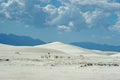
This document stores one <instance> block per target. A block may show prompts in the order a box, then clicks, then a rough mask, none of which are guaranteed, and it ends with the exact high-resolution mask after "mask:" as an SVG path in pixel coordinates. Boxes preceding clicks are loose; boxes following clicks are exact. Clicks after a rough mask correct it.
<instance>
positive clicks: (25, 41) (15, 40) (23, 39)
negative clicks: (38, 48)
mask: <svg viewBox="0 0 120 80" xmlns="http://www.w3.org/2000/svg"><path fill="white" fill-rule="evenodd" d="M0 43H2V44H7V45H14V46H34V45H38V44H39V45H41V44H45V42H44V41H42V40H40V39H33V38H31V37H29V36H18V35H14V34H0Z"/></svg>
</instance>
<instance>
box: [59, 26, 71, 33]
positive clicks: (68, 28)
mask: <svg viewBox="0 0 120 80" xmlns="http://www.w3.org/2000/svg"><path fill="white" fill-rule="evenodd" d="M58 30H62V31H65V32H70V31H71V28H70V27H68V26H65V25H60V26H58Z"/></svg>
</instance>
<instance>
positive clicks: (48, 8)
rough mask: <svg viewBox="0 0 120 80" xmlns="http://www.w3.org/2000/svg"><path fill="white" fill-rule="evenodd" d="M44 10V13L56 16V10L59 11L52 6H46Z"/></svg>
mask: <svg viewBox="0 0 120 80" xmlns="http://www.w3.org/2000/svg"><path fill="white" fill-rule="evenodd" d="M43 9H44V11H46V12H47V13H50V14H55V13H56V10H57V8H56V7H55V6H54V5H50V4H48V5H47V6H45V7H44V8H43Z"/></svg>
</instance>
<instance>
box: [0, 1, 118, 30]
mask: <svg viewBox="0 0 120 80" xmlns="http://www.w3.org/2000/svg"><path fill="white" fill-rule="evenodd" d="M6 21H15V22H16V23H17V22H18V23H22V24H25V25H28V26H33V27H36V28H44V27H55V28H57V29H58V30H60V31H65V32H70V31H72V30H75V31H79V30H81V29H92V28H98V27H101V28H104V29H107V30H110V31H118V32H120V1H119V0H1V1H0V23H4V22H6Z"/></svg>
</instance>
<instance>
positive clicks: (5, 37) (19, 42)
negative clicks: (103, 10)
mask: <svg viewBox="0 0 120 80" xmlns="http://www.w3.org/2000/svg"><path fill="white" fill-rule="evenodd" d="M0 43H1V44H8V45H14V46H35V45H42V44H46V42H44V41H42V40H40V39H33V38H31V37H28V36H18V35H14V34H0ZM70 44H72V45H75V46H78V47H83V48H86V49H92V50H102V51H114V52H120V46H113V45H107V44H97V43H92V42H73V43H70Z"/></svg>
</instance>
